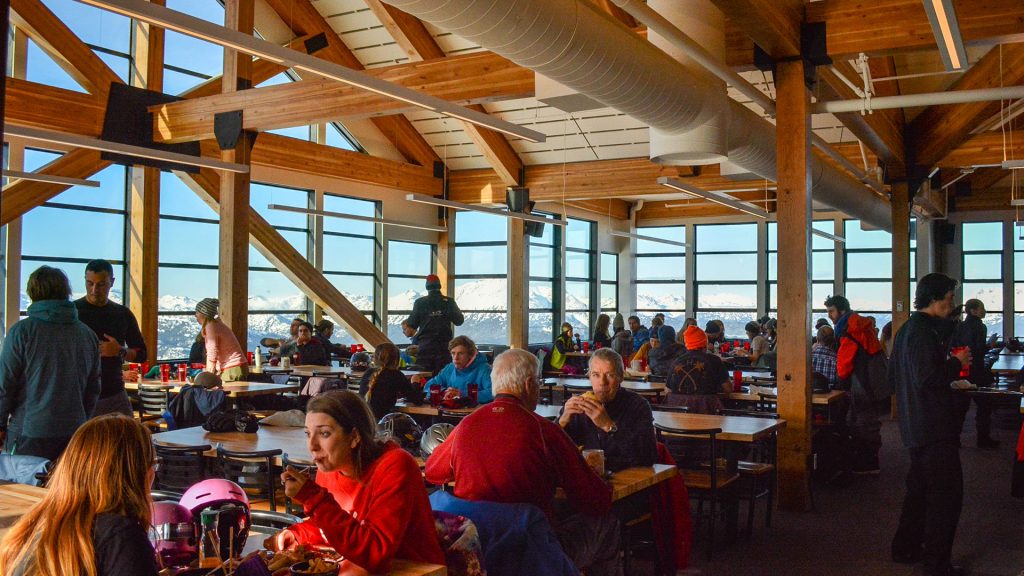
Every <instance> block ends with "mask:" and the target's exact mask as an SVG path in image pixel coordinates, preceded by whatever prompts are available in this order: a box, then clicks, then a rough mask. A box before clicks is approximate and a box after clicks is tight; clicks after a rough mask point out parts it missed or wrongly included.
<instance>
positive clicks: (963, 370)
mask: <svg viewBox="0 0 1024 576" xmlns="http://www.w3.org/2000/svg"><path fill="white" fill-rule="evenodd" d="M969 349H970V347H969V346H957V347H956V348H953V350H952V352H953V355H954V356H955V355H956V354H957V353H959V352H960V351H962V350H969ZM970 376H971V365H970V364H964V365H962V366H961V367H960V377H961V378H970Z"/></svg>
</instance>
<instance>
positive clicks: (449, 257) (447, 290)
mask: <svg viewBox="0 0 1024 576" xmlns="http://www.w3.org/2000/svg"><path fill="white" fill-rule="evenodd" d="M454 228H455V219H454V218H449V219H448V231H447V232H440V233H438V235H437V260H436V262H435V264H434V273H435V274H437V277H438V278H439V279H440V280H441V293H442V294H447V295H448V296H451V297H452V298H454V297H455V266H454V262H453V257H454V255H455V250H453V249H452V242H454V240H455V230H454Z"/></svg>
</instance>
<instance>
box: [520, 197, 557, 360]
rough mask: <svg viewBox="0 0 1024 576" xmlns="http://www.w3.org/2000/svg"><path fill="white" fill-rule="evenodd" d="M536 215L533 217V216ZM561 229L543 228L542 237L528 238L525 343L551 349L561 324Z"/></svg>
mask: <svg viewBox="0 0 1024 576" xmlns="http://www.w3.org/2000/svg"><path fill="white" fill-rule="evenodd" d="M535 214H536V213H535ZM563 236H564V233H563V229H562V227H560V226H554V225H550V224H545V225H544V231H543V234H542V235H541V236H540V237H539V238H537V237H533V236H530V237H529V240H530V243H529V246H530V301H529V303H528V304H527V306H528V314H529V316H530V318H529V327H530V329H529V334H528V338H529V340H528V342H529V343H530V344H544V345H550V344H551V342H553V341H554V338H555V337H554V331H555V330H557V329H558V328H557V327H556V326H555V322H556V321H557V322H558V323H559V324H561V322H562V287H561V282H559V278H561V276H562V259H561V258H559V254H560V253H561V242H562V237H563Z"/></svg>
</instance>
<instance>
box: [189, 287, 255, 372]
mask: <svg viewBox="0 0 1024 576" xmlns="http://www.w3.org/2000/svg"><path fill="white" fill-rule="evenodd" d="M219 316H220V300H218V299H216V298H203V299H202V300H200V301H199V303H198V304H196V322H199V325H200V326H201V328H200V329H199V334H200V335H202V337H203V338H204V339H205V340H206V371H207V372H213V373H214V374H216V375H218V376H220V379H221V380H222V381H224V382H238V381H241V380H245V379H246V378H248V377H249V365H248V363H247V360H246V356H245V350H242V345H241V344H239V343H238V338H235V333H234V332H232V331H231V329H230V328H228V327H227V325H226V324H224V323H223V322H221V321H220V318H219Z"/></svg>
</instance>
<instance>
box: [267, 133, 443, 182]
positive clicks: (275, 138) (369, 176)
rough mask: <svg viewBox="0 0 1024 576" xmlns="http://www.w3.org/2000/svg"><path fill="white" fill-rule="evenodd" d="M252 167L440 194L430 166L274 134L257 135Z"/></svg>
mask: <svg viewBox="0 0 1024 576" xmlns="http://www.w3.org/2000/svg"><path fill="white" fill-rule="evenodd" d="M252 164H253V166H265V167H267V168H278V169H282V170H288V171H291V172H299V173H304V174H311V175H314V176H325V177H328V178H338V179H341V180H348V181H350V182H360V183H363V184H372V185H374V186H383V187H386V188H392V189H396V190H401V191H402V192H415V193H418V194H428V195H432V196H433V195H437V194H441V193H442V191H443V186H442V181H441V179H440V178H434V171H433V168H432V167H424V166H416V165H413V164H405V163H403V162H395V161H393V160H385V159H383V158H376V157H373V156H370V155H369V154H362V153H359V152H351V151H349V150H342V149H340V148H334V147H332V146H325V145H323V144H316V143H314V142H306V141H304V140H296V139H295V138H288V137H286V136H279V135H277V134H267V133H263V134H260V135H259V137H257V138H256V145H255V146H254V147H253V150H252Z"/></svg>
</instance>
